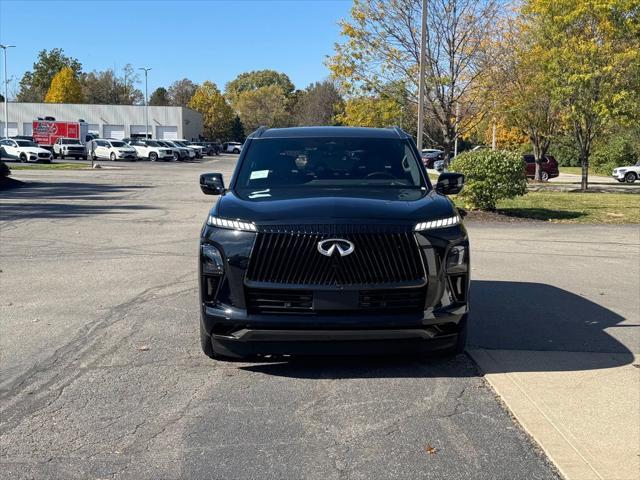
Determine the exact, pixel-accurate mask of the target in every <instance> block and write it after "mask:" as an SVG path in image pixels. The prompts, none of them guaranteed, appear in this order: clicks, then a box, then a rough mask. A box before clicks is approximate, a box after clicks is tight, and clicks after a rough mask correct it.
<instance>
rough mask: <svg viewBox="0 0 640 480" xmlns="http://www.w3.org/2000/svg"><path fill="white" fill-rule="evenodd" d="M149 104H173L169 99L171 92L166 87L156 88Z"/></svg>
mask: <svg viewBox="0 0 640 480" xmlns="http://www.w3.org/2000/svg"><path fill="white" fill-rule="evenodd" d="M149 105H157V106H162V107H164V106H167V105H171V101H170V100H169V92H167V89H166V88H164V87H158V88H156V89H155V90H154V91H153V93H152V94H151V97H149Z"/></svg>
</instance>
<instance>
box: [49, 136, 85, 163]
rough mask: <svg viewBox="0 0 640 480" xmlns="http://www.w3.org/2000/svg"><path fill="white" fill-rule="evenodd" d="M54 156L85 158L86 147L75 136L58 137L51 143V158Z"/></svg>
mask: <svg viewBox="0 0 640 480" xmlns="http://www.w3.org/2000/svg"><path fill="white" fill-rule="evenodd" d="M56 157H60V158H61V159H63V160H64V157H73V158H75V159H76V160H78V159H79V158H81V159H83V160H86V159H87V152H86V147H85V145H83V144H82V143H80V140H78V139H77V138H59V139H58V140H56V143H54V144H53V158H56Z"/></svg>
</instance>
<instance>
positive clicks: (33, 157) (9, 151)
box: [0, 138, 53, 163]
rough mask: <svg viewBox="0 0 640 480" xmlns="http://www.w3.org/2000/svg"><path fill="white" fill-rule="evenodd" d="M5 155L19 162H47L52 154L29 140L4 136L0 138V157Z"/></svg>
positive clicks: (49, 161)
mask: <svg viewBox="0 0 640 480" xmlns="http://www.w3.org/2000/svg"><path fill="white" fill-rule="evenodd" d="M1 157H6V158H10V159H12V160H20V161H21V162H48V163H51V159H52V158H53V155H52V154H51V152H50V151H49V150H45V149H44V148H40V147H39V146H38V144H37V143H35V142H32V141H31V140H22V139H14V138H5V139H2V140H0V158H1Z"/></svg>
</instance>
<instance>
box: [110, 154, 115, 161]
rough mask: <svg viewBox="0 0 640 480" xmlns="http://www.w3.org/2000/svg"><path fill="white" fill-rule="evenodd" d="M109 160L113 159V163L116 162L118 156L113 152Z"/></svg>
mask: <svg viewBox="0 0 640 480" xmlns="http://www.w3.org/2000/svg"><path fill="white" fill-rule="evenodd" d="M109 158H110V159H111V161H112V162H115V161H116V154H115V153H114V152H111V155H109Z"/></svg>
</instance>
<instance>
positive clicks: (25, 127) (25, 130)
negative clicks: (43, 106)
mask: <svg viewBox="0 0 640 480" xmlns="http://www.w3.org/2000/svg"><path fill="white" fill-rule="evenodd" d="M32 133H33V122H24V123H23V124H22V134H23V135H31V134H32Z"/></svg>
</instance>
